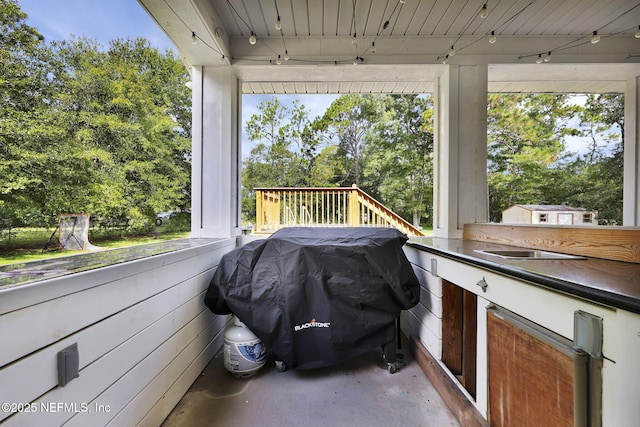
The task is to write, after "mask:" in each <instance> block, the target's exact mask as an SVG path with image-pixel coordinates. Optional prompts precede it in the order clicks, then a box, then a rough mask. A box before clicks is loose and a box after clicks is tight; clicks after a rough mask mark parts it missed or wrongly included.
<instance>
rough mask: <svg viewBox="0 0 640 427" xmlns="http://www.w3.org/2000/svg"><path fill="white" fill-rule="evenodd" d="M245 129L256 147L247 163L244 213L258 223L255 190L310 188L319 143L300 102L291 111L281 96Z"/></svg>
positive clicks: (267, 102) (264, 103)
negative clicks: (256, 219) (281, 99)
mask: <svg viewBox="0 0 640 427" xmlns="http://www.w3.org/2000/svg"><path fill="white" fill-rule="evenodd" d="M245 129H246V131H247V133H248V136H249V140H250V141H252V142H253V143H254V146H253V148H251V150H250V152H249V154H248V156H247V157H246V158H245V159H244V160H243V171H242V212H243V215H244V218H245V220H248V221H255V188H257V187H306V186H309V185H310V184H311V182H313V181H314V177H313V169H314V161H315V155H316V152H315V150H316V146H317V141H316V136H315V133H314V132H313V131H312V129H311V123H310V121H309V118H308V112H307V111H306V109H305V107H304V105H302V104H301V103H300V100H295V101H294V102H293V105H292V106H291V107H290V108H289V107H287V106H285V105H283V104H282V103H281V102H280V100H279V99H278V98H277V97H273V98H271V99H268V100H265V101H262V102H261V103H260V104H259V105H258V112H257V113H256V114H254V115H252V116H251V118H250V119H249V120H248V121H247V123H246V127H245Z"/></svg>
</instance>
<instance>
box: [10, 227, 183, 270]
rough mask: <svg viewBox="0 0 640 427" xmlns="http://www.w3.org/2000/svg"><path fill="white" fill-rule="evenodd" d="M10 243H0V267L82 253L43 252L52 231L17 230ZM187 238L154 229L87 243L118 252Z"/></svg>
mask: <svg viewBox="0 0 640 427" xmlns="http://www.w3.org/2000/svg"><path fill="white" fill-rule="evenodd" d="M14 231H16V234H15V236H14V237H12V240H11V243H10V244H9V242H8V241H7V239H2V240H0V265H7V264H15V263H22V262H27V261H37V260H41V259H46V258H56V257H62V256H68V255H74V254H78V253H82V251H66V250H55V249H53V250H44V247H45V246H46V244H47V242H48V241H49V237H51V233H53V229H46V228H19V229H15V230H14ZM184 237H189V232H188V231H179V232H175V231H164V230H163V227H158V232H157V233H153V234H149V235H141V236H124V237H122V236H117V235H102V236H96V237H92V236H91V235H90V236H89V241H90V242H91V244H92V245H94V246H98V247H100V248H110V249H112V248H121V247H124V246H134V245H143V244H145V243H154V242H159V241H162V240H171V239H180V238H184Z"/></svg>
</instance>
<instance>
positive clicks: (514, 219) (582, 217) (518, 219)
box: [502, 205, 597, 225]
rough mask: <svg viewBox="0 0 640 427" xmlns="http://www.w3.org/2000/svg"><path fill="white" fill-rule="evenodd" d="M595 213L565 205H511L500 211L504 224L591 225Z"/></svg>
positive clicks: (594, 219)
mask: <svg viewBox="0 0 640 427" xmlns="http://www.w3.org/2000/svg"><path fill="white" fill-rule="evenodd" d="M596 216H597V215H596V212H594V211H589V210H587V209H585V208H574V207H571V206H567V205H513V206H511V207H510V208H507V209H505V210H504V211H502V222H503V223H505V224H560V225H574V224H593V223H596V222H597V221H596Z"/></svg>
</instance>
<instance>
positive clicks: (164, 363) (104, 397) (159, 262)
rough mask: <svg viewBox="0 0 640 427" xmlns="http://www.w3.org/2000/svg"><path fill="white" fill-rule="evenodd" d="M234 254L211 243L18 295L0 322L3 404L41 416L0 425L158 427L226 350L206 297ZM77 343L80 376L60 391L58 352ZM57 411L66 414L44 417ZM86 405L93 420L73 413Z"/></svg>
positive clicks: (226, 245)
mask: <svg viewBox="0 0 640 427" xmlns="http://www.w3.org/2000/svg"><path fill="white" fill-rule="evenodd" d="M234 247H235V239H230V240H225V241H218V242H214V241H211V242H209V243H203V244H202V245H197V246H194V247H193V248H189V249H183V250H180V251H176V252H169V253H166V254H161V255H156V256H153V257H149V258H144V259H140V260H136V261H133V262H130V263H123V264H118V265H114V266H110V267H108V268H100V269H95V270H91V271H87V272H84V273H80V274H73V275H69V276H66V277H62V278H58V279H52V280H50V281H41V282H38V283H36V284H33V285H30V286H28V287H25V288H24V289H21V288H20V287H16V288H13V289H12V290H11V294H10V295H9V297H8V298H7V300H5V301H3V302H4V306H3V307H2V308H4V312H0V313H2V314H0V324H1V325H2V327H1V328H0V340H1V341H0V342H3V345H2V351H0V366H2V368H0V384H2V387H0V401H2V402H14V403H16V404H25V403H31V404H35V406H33V407H34V408H36V411H34V412H32V413H26V412H23V413H15V414H11V413H6V412H0V423H2V425H3V426H4V425H7V426H14V425H16V426H20V425H23V426H33V425H48V426H56V425H62V424H64V423H68V425H92V426H100V425H107V424H109V423H111V425H123V426H125V425H126V426H131V425H135V424H137V423H139V422H141V421H142V420H143V419H145V420H155V421H158V420H159V422H161V421H162V420H163V419H164V417H165V416H166V415H167V414H168V412H169V411H170V410H171V408H173V406H175V404H176V403H177V402H178V401H179V399H180V398H181V397H182V395H183V394H184V392H185V391H186V390H187V389H188V387H189V386H190V385H191V384H192V383H193V381H194V380H195V378H197V376H198V375H199V373H200V372H201V371H202V369H204V367H205V366H206V364H207V363H208V362H209V360H210V359H211V357H213V355H214V354H215V352H216V351H217V350H218V349H219V348H220V346H221V344H222V342H221V336H222V334H221V331H222V329H223V328H224V324H225V322H226V316H215V315H213V314H212V313H211V312H210V311H209V310H208V309H207V308H206V306H205V305H204V295H205V292H206V290H207V288H208V285H209V281H210V280H211V277H212V275H213V272H214V271H215V267H216V266H217V264H218V262H219V260H220V258H221V256H222V255H223V254H224V253H226V252H228V251H230V250H231V249H233V248H234ZM38 287H41V288H42V290H43V292H42V294H43V295H38V293H37V288H38ZM74 287H75V289H74ZM21 293H24V294H25V298H24V300H23V301H24V305H23V306H22V307H20V306H19V305H18V304H17V302H18V301H20V294H21ZM4 296H5V295H3V297H4ZM9 307H10V308H9ZM73 343H77V345H78V351H79V356H80V376H79V377H78V378H75V379H73V380H72V381H71V382H69V383H68V384H67V385H66V386H65V387H58V386H57V365H56V360H57V359H56V357H57V352H58V351H60V350H61V349H63V348H65V347H67V346H69V345H71V344H73ZM8 384H11V386H10V387H9V386H7V385H8ZM159 402H161V404H159ZM58 403H61V404H65V405H67V408H62V410H58V411H56V412H51V411H49V412H43V410H42V408H48V407H52V408H54V409H55V408H56V404H58ZM51 404H53V406H50V405H51ZM83 405H87V406H86V408H88V409H89V410H90V411H91V412H76V411H74V410H73V409H75V408H79V409H80V410H81V411H82V408H83ZM96 405H99V406H96ZM96 408H108V410H103V411H96V410H95V409H96ZM159 422H157V423H156V425H157V424H159ZM147 425H152V424H147Z"/></svg>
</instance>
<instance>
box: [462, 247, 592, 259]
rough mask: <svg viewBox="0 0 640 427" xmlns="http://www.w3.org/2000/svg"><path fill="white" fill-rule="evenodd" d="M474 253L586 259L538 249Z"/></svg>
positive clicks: (482, 250)
mask: <svg viewBox="0 0 640 427" xmlns="http://www.w3.org/2000/svg"><path fill="white" fill-rule="evenodd" d="M474 252H478V253H480V254H485V255H490V256H495V257H499V258H504V259H526V260H530V259H559V260H560V259H586V258H585V257H583V256H578V255H568V254H560V253H557V252H548V251H540V250H536V249H501V250H489V249H476V250H475V251H474Z"/></svg>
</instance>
